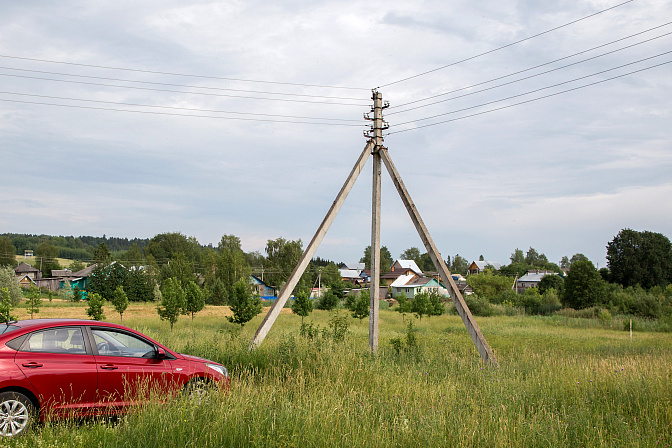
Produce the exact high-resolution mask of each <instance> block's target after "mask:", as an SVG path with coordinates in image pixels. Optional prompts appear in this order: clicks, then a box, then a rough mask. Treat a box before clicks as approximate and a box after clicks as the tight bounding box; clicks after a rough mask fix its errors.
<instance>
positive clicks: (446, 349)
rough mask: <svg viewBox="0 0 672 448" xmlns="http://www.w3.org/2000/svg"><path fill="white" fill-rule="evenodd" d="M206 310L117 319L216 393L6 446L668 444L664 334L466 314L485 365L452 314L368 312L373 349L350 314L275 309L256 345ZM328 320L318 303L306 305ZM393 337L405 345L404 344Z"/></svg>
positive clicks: (48, 427) (671, 388)
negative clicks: (310, 334)
mask: <svg viewBox="0 0 672 448" xmlns="http://www.w3.org/2000/svg"><path fill="white" fill-rule="evenodd" d="M260 319H261V317H258V318H257V320H254V321H252V322H251V323H250V324H248V325H247V326H246V327H245V328H243V329H242V331H240V329H238V328H237V327H235V326H232V325H230V324H228V323H225V322H222V321H221V320H219V319H215V318H200V319H199V318H198V317H197V318H196V320H195V321H194V322H193V323H192V322H191V321H188V320H186V319H184V320H182V321H179V322H178V323H177V324H176V326H175V329H174V331H173V332H170V330H169V327H168V324H166V323H162V322H159V321H158V319H156V318H135V319H133V320H131V319H129V321H128V322H126V321H125V323H127V324H129V325H130V326H132V327H134V328H137V329H138V330H140V331H143V332H145V333H147V334H149V335H150V336H152V337H155V338H156V339H158V340H160V341H162V342H165V343H166V344H167V345H168V346H171V347H174V348H175V349H177V350H179V351H183V352H186V353H190V354H194V355H197V356H203V357H206V358H209V359H213V360H215V361H219V362H222V363H224V364H225V365H226V366H227V367H228V368H229V369H230V371H231V374H232V388H231V390H230V391H229V392H228V393H221V394H213V395H212V396H210V397H209V398H208V399H207V400H205V401H203V402H200V403H199V402H195V401H190V400H188V399H176V400H174V401H171V402H169V403H168V404H159V403H150V404H148V405H147V406H146V407H145V408H144V409H143V410H142V411H141V412H138V413H134V414H131V415H127V416H124V417H121V418H119V419H118V421H109V420H102V421H85V422H61V423H48V424H45V425H43V426H42V427H41V428H39V429H37V430H36V431H34V432H33V433H31V434H28V435H27V436H26V437H24V438H22V439H17V440H11V441H8V443H7V445H8V446H17V447H18V446H25V447H33V446H42V447H52V446H53V447H62V446H73V447H80V446H81V447H89V446H94V447H95V446H100V447H147V446H160V447H204V446H207V447H222V446H226V447H237V446H258V447H273V446H295V447H322V446H324V447H326V446H344V447H353V446H362V447H388V446H393V447H394V446H398V447H427V446H437V447H441V446H456V447H467V446H477V445H479V446H488V447H511V446H516V447H518V446H549V447H555V446H582V447H583V446H586V447H598V446H604V447H607V446H608V447H614V446H624V447H625V446H627V447H640V446H641V447H665V446H669V444H670V443H672V378H671V376H672V356H671V355H672V335H670V334H665V333H637V334H635V335H634V336H633V338H632V340H631V339H630V337H629V333H627V332H624V331H622V329H620V331H615V330H609V329H605V328H601V327H598V328H572V327H570V326H567V325H565V324H563V323H560V324H558V322H557V321H555V320H553V319H551V318H542V317H526V316H512V317H501V316H500V317H496V318H495V317H493V318H480V319H478V321H479V325H480V326H481V329H482V330H483V332H484V334H485V336H486V338H487V340H488V342H489V344H490V345H491V347H492V348H493V350H494V352H495V354H496V356H497V358H498V361H499V364H500V366H499V368H488V367H486V366H485V365H483V363H482V362H481V360H480V358H479V357H478V354H477V352H476V350H475V348H474V347H473V345H472V343H471V339H470V338H469V335H468V334H467V332H466V330H465V329H464V326H463V325H462V322H461V321H460V319H459V317H456V316H441V317H432V318H430V319H428V318H425V319H423V320H422V322H417V321H415V320H414V321H413V322H414V328H415V330H416V331H415V332H414V337H415V341H416V342H415V345H414V346H413V347H411V346H410V344H409V343H408V342H402V344H401V345H400V344H397V345H396V346H393V345H392V344H391V343H390V341H391V340H393V339H395V338H396V339H399V340H401V341H408V339H406V338H405V336H406V332H407V331H408V326H407V324H408V321H409V319H410V318H409V316H405V317H404V316H401V315H399V314H398V313H394V312H391V311H381V326H380V341H381V342H380V349H379V352H378V354H377V356H372V355H371V354H370V353H369V352H368V348H367V345H368V337H367V333H368V323H367V322H366V320H364V321H363V322H359V321H358V320H351V327H350V331H349V334H348V335H347V336H346V338H345V340H344V341H342V342H338V343H337V342H334V341H333V340H332V339H331V338H330V337H328V335H327V334H324V333H322V332H320V333H319V334H318V335H317V336H315V337H314V338H313V339H309V338H306V337H302V336H300V335H299V326H300V318H298V317H297V316H293V315H281V316H280V318H279V319H278V321H277V322H276V325H275V326H274V328H273V330H272V331H271V333H270V334H269V336H268V337H267V339H266V341H265V342H264V344H263V345H262V346H261V347H260V348H259V349H258V350H256V351H254V352H249V351H248V349H247V347H248V343H249V341H250V339H251V337H252V333H253V331H254V330H255V329H256V327H257V325H258V323H259V320H260ZM311 319H312V321H313V323H314V325H319V326H320V327H321V328H328V320H329V319H330V314H329V313H327V312H320V311H315V312H313V313H312V315H311ZM404 344H406V345H404Z"/></svg>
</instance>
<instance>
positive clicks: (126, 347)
mask: <svg viewBox="0 0 672 448" xmlns="http://www.w3.org/2000/svg"><path fill="white" fill-rule="evenodd" d="M91 332H92V333H93V338H94V339H95V341H96V348H97V349H98V354H99V355H102V356H127V357H130V358H152V357H154V355H155V349H154V345H152V344H150V343H148V342H147V341H145V340H143V339H140V338H138V337H136V336H133V335H131V334H128V333H124V332H121V331H115V330H109V329H99V328H98V329H93V328H92V329H91Z"/></svg>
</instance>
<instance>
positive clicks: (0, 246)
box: [0, 236, 16, 268]
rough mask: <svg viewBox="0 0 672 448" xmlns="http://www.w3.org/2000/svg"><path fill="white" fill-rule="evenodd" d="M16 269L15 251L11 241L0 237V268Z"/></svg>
mask: <svg viewBox="0 0 672 448" xmlns="http://www.w3.org/2000/svg"><path fill="white" fill-rule="evenodd" d="M1 266H10V267H12V268H14V267H16V249H15V248H14V245H13V244H12V241H11V240H10V239H9V238H8V237H6V236H3V237H0V267H1Z"/></svg>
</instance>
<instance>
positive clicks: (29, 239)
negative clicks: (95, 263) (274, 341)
mask: <svg viewBox="0 0 672 448" xmlns="http://www.w3.org/2000/svg"><path fill="white" fill-rule="evenodd" d="M0 237H7V238H9V240H10V241H11V243H12V245H13V246H14V248H15V249H16V255H23V253H24V251H25V250H35V249H37V246H39V245H40V244H41V243H48V244H51V245H53V246H56V247H57V248H58V256H59V257H60V258H68V259H70V260H80V261H89V260H92V259H93V251H94V250H95V249H96V248H97V247H98V246H100V243H105V245H106V246H107V249H108V250H109V251H110V252H111V253H113V254H114V253H120V252H126V251H128V250H129V249H130V248H131V247H133V245H134V244H136V245H137V246H138V248H139V249H143V248H144V247H145V246H147V244H149V240H150V239H149V238H145V239H140V238H133V239H131V240H129V239H128V238H116V237H111V238H107V236H105V235H103V236H102V237H100V236H77V237H75V236H51V235H28V234H23V233H2V234H0Z"/></svg>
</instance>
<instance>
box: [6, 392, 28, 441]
mask: <svg viewBox="0 0 672 448" xmlns="http://www.w3.org/2000/svg"><path fill="white" fill-rule="evenodd" d="M34 419H35V408H34V406H33V402H32V401H30V399H29V398H28V397H26V396H25V395H23V394H21V393H18V392H3V393H0V435H2V436H4V437H15V436H19V435H21V434H23V433H25V432H27V431H28V429H29V428H30V426H31V425H32V424H33V420H34Z"/></svg>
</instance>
